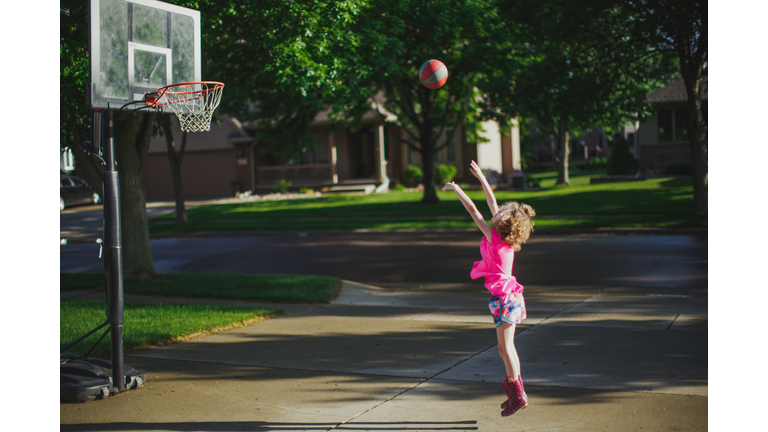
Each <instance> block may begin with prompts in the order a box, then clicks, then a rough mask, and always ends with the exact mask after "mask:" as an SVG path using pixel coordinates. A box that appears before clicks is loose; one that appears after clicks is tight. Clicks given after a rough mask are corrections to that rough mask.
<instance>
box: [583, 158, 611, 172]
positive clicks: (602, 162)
mask: <svg viewBox="0 0 768 432" xmlns="http://www.w3.org/2000/svg"><path fill="white" fill-rule="evenodd" d="M606 166H608V158H606V157H593V158H589V159H587V166H586V167H585V169H588V170H596V169H604V168H605V167H606Z"/></svg>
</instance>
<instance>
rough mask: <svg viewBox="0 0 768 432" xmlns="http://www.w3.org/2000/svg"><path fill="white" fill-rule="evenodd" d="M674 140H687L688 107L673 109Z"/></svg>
mask: <svg viewBox="0 0 768 432" xmlns="http://www.w3.org/2000/svg"><path fill="white" fill-rule="evenodd" d="M675 141H688V108H678V109H676V110H675Z"/></svg>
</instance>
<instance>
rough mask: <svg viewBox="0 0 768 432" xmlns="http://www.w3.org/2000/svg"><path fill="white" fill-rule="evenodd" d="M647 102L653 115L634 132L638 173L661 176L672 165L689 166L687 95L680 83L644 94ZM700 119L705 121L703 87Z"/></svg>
mask: <svg viewBox="0 0 768 432" xmlns="http://www.w3.org/2000/svg"><path fill="white" fill-rule="evenodd" d="M647 101H648V102H649V103H651V104H653V106H654V107H656V115H655V116H653V117H649V118H648V119H646V120H645V121H643V122H640V125H639V128H638V131H637V138H638V139H637V153H638V159H639V160H640V170H641V171H643V172H648V173H664V171H665V170H666V168H667V167H668V166H669V165H672V164H680V163H690V162H691V149H690V144H689V141H688V95H687V93H686V91H685V84H684V83H683V79H682V78H680V79H678V80H677V81H675V82H673V83H671V84H669V85H667V86H666V87H664V88H661V89H659V90H656V91H653V92H651V93H649V94H648V98H647ZM702 105H703V111H704V118H705V120H706V118H707V105H708V98H707V83H706V82H705V83H704V88H703V90H702Z"/></svg>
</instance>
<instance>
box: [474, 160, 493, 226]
mask: <svg viewBox="0 0 768 432" xmlns="http://www.w3.org/2000/svg"><path fill="white" fill-rule="evenodd" d="M469 170H470V171H472V174H473V175H474V176H475V177H477V179H478V180H480V184H481V185H483V192H485V200H486V201H487V202H488V208H490V209H491V217H493V216H496V213H498V212H499V206H498V205H497V204H496V197H495V196H494V195H493V189H491V185H490V184H488V180H487V179H486V178H485V174H483V170H481V169H480V166H479V165H477V162H475V161H472V163H471V164H470V166H469Z"/></svg>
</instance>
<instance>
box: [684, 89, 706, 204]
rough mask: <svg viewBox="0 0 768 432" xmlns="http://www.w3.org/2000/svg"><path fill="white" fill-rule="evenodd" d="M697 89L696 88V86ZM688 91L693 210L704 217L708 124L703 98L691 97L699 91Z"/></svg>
mask: <svg viewBox="0 0 768 432" xmlns="http://www.w3.org/2000/svg"><path fill="white" fill-rule="evenodd" d="M694 87H695V86H694ZM686 88H687V89H688V92H689V96H688V113H689V114H688V139H689V140H690V146H691V166H692V168H693V208H694V213H695V214H697V215H702V214H706V213H707V209H708V201H709V198H708V196H709V158H708V137H707V122H706V121H704V115H703V113H702V111H701V98H700V97H696V96H694V97H691V95H690V94H691V92H692V91H693V92H696V93H698V92H697V91H696V90H697V89H695V88H694V89H690V88H689V86H688V84H687V83H686Z"/></svg>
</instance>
